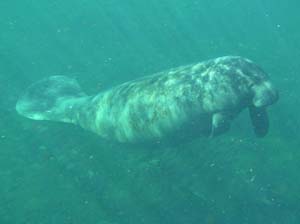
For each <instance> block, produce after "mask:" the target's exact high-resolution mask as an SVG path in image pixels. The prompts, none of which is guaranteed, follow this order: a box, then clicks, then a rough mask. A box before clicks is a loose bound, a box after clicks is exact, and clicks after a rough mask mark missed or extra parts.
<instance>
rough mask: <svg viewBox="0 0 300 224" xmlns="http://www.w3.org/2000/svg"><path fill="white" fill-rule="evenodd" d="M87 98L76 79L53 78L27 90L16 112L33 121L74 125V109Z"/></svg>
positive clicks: (35, 84)
mask: <svg viewBox="0 0 300 224" xmlns="http://www.w3.org/2000/svg"><path fill="white" fill-rule="evenodd" d="M85 96H86V94H85V93H83V92H82V90H81V88H80V86H79V84H78V83H77V81H76V80H75V79H72V78H68V77H65V76H51V77H49V78H45V79H43V80H40V81H38V82H36V83H34V84H32V85H31V86H30V87H29V88H28V89H26V90H25V93H24V94H23V95H22V96H21V97H20V98H19V100H18V102H17V104H16V110H17V112H18V113H19V114H21V115H23V116H24V117H27V118H30V119H33V120H53V121H63V122H69V123H73V121H72V115H71V114H72V111H73V108H74V106H76V105H77V104H78V102H79V101H78V99H80V98H82V97H85Z"/></svg>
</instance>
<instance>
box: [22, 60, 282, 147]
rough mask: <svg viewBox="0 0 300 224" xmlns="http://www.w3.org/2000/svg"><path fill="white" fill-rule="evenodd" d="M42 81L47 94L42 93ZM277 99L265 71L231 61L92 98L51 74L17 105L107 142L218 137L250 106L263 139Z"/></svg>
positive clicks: (160, 75)
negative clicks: (95, 134) (87, 132)
mask: <svg viewBox="0 0 300 224" xmlns="http://www.w3.org/2000/svg"><path fill="white" fill-rule="evenodd" d="M45 83H47V84H45ZM58 83H62V84H61V86H59V87H57V86H58ZM42 84H43V85H45V86H46V88H47V89H48V91H46V93H45V92H43V93H41V91H42V90H41V87H40V86H41V85H42ZM38 87H39V88H38ZM49 89H50V91H49ZM66 89H68V91H66ZM277 99H278V94H277V91H276V90H275V89H274V87H273V86H272V84H271V83H270V81H269V79H268V76H267V74H266V73H265V72H264V71H263V70H261V69H260V68H259V67H258V66H257V65H256V64H254V63H253V62H251V61H250V60H248V59H245V58H242V57H235V56H226V57H220V58H216V59H213V60H208V61H205V62H201V63H196V64H192V65H187V66H182V67H178V68H174V69H170V70H167V71H164V72H160V73H157V74H154V75H152V76H147V77H144V78H141V79H138V80H135V81H131V82H127V83H124V84H122V85H119V86H117V87H114V88H112V89H110V90H107V91H104V92H102V93H100V94H98V95H96V96H86V95H85V94H84V93H83V92H81V90H80V87H79V85H78V84H77V82H76V81H75V80H73V79H70V78H67V77H64V76H53V77H50V78H48V79H45V80H42V81H40V82H38V83H36V84H33V85H32V86H31V87H29V89H28V90H27V92H26V93H25V94H24V96H23V97H21V98H20V100H19V102H18V103H17V107H16V108H17V111H18V112H19V113H20V114H22V115H24V116H26V117H29V118H31V119H35V120H56V121H63V122H69V123H74V124H77V125H80V126H81V127H83V128H84V129H87V130H91V131H93V132H95V133H97V134H99V135H100V136H102V137H103V138H106V139H114V140H117V141H120V142H141V141H157V140H161V139H165V138H169V139H170V138H172V137H176V138H178V137H182V138H184V137H185V136H187V137H188V138H189V137H198V136H216V135H219V134H222V133H224V132H226V131H227V130H228V129H229V127H230V122H231V120H232V119H233V118H235V117H236V116H237V115H238V114H239V113H240V112H241V111H242V110H243V109H244V108H249V111H250V117H251V119H252V123H253V126H254V130H255V133H256V134H257V136H264V135H265V134H266V133H267V131H268V117H267V113H266V111H265V108H266V107H267V106H269V105H271V104H273V103H274V102H276V101H277ZM41 102H43V103H41ZM45 102H46V103H45ZM47 102H49V103H47Z"/></svg>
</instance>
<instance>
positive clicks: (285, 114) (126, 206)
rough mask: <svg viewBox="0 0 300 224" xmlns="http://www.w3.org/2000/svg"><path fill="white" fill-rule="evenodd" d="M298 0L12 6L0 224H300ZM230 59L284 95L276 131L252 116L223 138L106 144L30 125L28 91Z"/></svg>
mask: <svg viewBox="0 0 300 224" xmlns="http://www.w3.org/2000/svg"><path fill="white" fill-rule="evenodd" d="M299 8H300V2H299V1H296V0H289V1H286V0H276V1H274V0H252V1H249V0H160V1H159V0H149V1H145V0H124V1H121V0H103V1H96V0H73V1H71V0H64V1H58V0H52V1H46V0H39V1H37V0H23V1H17V0H1V1H0V224H29V223H30V224H50V223H51V224H52V223H55V224H57V223H66V224H82V223H85V224H135V223H136V224H143V223H144V224H150V223H151V224H154V223H159V224H161V223H163V224H196V223H197V224H199V223H203V224H235V223H236V224H248V223H249V224H250V223H251V224H254V223H255V224H256V223H258V224H260V223H270V224H271V223H272V224H285V223H286V224H294V223H295V224H296V223H300V188H299V186H300V172H299V170H300V134H299V132H300V121H299V118H298V116H299V113H300V107H299V105H300V99H299V93H300V90H299V89H300V77H299V72H300V62H299V61H300V60H299V59H300V28H299V24H300V13H299ZM223 55H241V56H244V57H248V58H250V59H252V60H253V61H255V62H256V63H258V64H259V65H260V66H261V67H263V68H264V70H265V71H267V73H269V75H270V78H271V80H272V81H273V83H274V84H275V85H276V86H277V88H278V90H279V93H280V99H279V101H278V102H277V103H276V104H275V105H273V106H272V107H270V109H269V116H270V122H271V128H270V131H269V134H268V135H267V136H266V137H264V138H263V139H258V138H256V137H255V136H254V134H253V130H252V127H251V125H250V122H249V118H248V116H247V112H246V111H245V112H244V113H242V114H241V115H240V116H239V118H238V119H236V121H235V122H234V124H233V125H232V128H231V130H230V131H229V132H227V133H226V134H225V135H223V136H220V137H217V138H214V139H202V138H199V139H195V140H194V141H191V142H188V143H183V144H179V145H178V146H164V147H151V146H147V145H128V144H119V143H116V142H109V141H105V140H103V139H101V138H99V137H98V136H96V135H95V134H93V133H90V132H88V131H84V130H82V129H81V128H79V127H75V126H72V125H68V124H62V123H55V122H46V121H44V122H37V121H32V120H29V119H26V118H24V117H21V116H19V115H18V114H17V113H16V112H15V103H16V101H17V99H18V97H19V96H20V95H21V94H22V92H23V91H24V89H25V88H26V87H28V85H30V84H31V83H33V82H35V81H37V80H40V79H42V78H45V77H48V76H51V75H67V76H70V77H74V78H76V79H77V80H78V82H79V83H80V84H81V85H82V88H83V89H84V90H85V91H86V92H87V93H89V94H96V93H97V92H99V91H102V90H105V89H107V88H110V87H112V86H115V85H117V84H120V83H123V82H125V81H128V80H132V79H134V78H138V77H142V76H144V75H149V74H152V73H155V72H158V71H161V70H164V69H168V68H171V67H176V66H179V65H184V64H189V63H193V62H198V61H203V60H206V59H210V58H214V57H218V56H223Z"/></svg>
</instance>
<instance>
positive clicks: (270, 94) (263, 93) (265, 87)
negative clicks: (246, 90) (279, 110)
mask: <svg viewBox="0 0 300 224" xmlns="http://www.w3.org/2000/svg"><path fill="white" fill-rule="evenodd" d="M252 90H253V93H254V96H253V106H255V107H257V108H261V107H266V106H270V105H272V104H274V103H275V102H276V101H277V100H278V91H277V90H276V89H275V87H274V86H273V84H272V83H271V82H270V81H264V82H262V83H261V84H259V85H254V86H253V87H252Z"/></svg>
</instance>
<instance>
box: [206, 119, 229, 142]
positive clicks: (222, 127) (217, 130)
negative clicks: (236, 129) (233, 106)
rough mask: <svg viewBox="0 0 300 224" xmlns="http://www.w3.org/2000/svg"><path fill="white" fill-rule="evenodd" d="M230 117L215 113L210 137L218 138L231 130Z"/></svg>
mask: <svg viewBox="0 0 300 224" xmlns="http://www.w3.org/2000/svg"><path fill="white" fill-rule="evenodd" d="M229 121H230V117H229V115H227V114H226V113H215V114H213V115H212V124H211V133H210V137H215V136H218V135H220V134H222V133H224V132H226V131H228V130H229V128H230V122H229Z"/></svg>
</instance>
